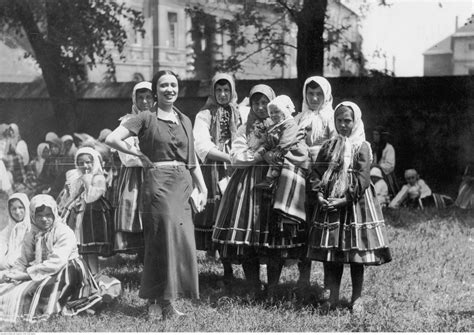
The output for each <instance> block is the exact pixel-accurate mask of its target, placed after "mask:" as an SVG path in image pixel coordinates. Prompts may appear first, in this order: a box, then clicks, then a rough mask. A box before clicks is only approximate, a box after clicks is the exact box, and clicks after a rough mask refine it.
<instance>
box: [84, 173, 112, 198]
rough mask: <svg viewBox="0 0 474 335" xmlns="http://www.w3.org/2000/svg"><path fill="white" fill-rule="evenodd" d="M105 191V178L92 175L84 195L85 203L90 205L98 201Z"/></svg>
mask: <svg viewBox="0 0 474 335" xmlns="http://www.w3.org/2000/svg"><path fill="white" fill-rule="evenodd" d="M106 189H107V188H106V183H105V177H104V176H103V175H94V176H93V177H92V182H91V185H88V186H86V191H85V193H84V200H85V202H86V203H88V204H90V203H92V202H94V201H96V200H98V199H99V198H100V197H101V196H103V195H104V194H105V191H106Z"/></svg>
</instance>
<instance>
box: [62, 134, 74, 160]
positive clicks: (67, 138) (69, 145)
mask: <svg viewBox="0 0 474 335" xmlns="http://www.w3.org/2000/svg"><path fill="white" fill-rule="evenodd" d="M61 142H63V152H62V155H63V156H67V157H71V158H74V156H75V155H76V151H77V147H76V145H75V144H74V138H73V137H72V136H71V135H68V134H67V135H64V136H62V137H61Z"/></svg>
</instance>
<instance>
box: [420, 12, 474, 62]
mask: <svg viewBox="0 0 474 335" xmlns="http://www.w3.org/2000/svg"><path fill="white" fill-rule="evenodd" d="M468 36H474V14H473V15H472V16H471V18H470V19H469V20H468V21H467V22H466V24H465V25H464V26H462V27H460V28H458V29H456V32H455V33H454V34H452V35H450V36H448V37H446V38H445V39H443V40H441V41H439V42H438V43H436V44H435V45H433V46H432V47H430V48H428V49H427V50H426V51H425V52H424V53H423V55H440V54H452V53H453V50H452V43H451V41H452V38H453V37H468Z"/></svg>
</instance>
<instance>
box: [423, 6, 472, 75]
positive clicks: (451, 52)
mask: <svg viewBox="0 0 474 335" xmlns="http://www.w3.org/2000/svg"><path fill="white" fill-rule="evenodd" d="M423 60H424V62H423V74H424V75H425V76H463V75H474V14H473V15H472V17H471V18H470V20H469V21H468V22H467V23H466V24H465V25H464V26H462V27H461V28H457V27H456V31H455V32H454V34H452V35H451V36H448V37H446V38H445V39H443V40H441V41H440V42H438V43H436V44H435V45H433V46H432V47H431V48H429V49H428V50H426V51H425V52H424V53H423Z"/></svg>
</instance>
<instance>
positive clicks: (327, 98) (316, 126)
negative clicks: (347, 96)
mask: <svg viewBox="0 0 474 335" xmlns="http://www.w3.org/2000/svg"><path fill="white" fill-rule="evenodd" d="M311 82H315V83H316V84H318V85H319V86H320V87H321V89H322V91H323V95H324V101H323V103H322V105H321V106H320V107H319V109H318V110H313V109H311V108H310V107H309V105H308V100H307V97H306V90H307V86H308V84H309V83H311ZM332 102H333V99H332V90H331V84H329V81H327V79H326V78H324V77H320V76H313V77H309V78H308V79H306V80H305V82H304V85H303V103H302V107H301V113H300V114H298V116H297V117H296V118H295V120H296V122H297V123H298V125H299V127H300V128H301V129H303V128H311V131H310V132H309V133H308V135H307V136H308V137H309V143H308V142H307V143H308V144H310V143H311V144H313V145H314V144H318V138H322V137H323V136H324V130H325V127H326V126H327V124H328V123H332V119H333V117H334V110H333V108H332ZM321 144H322V143H319V145H321Z"/></svg>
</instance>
